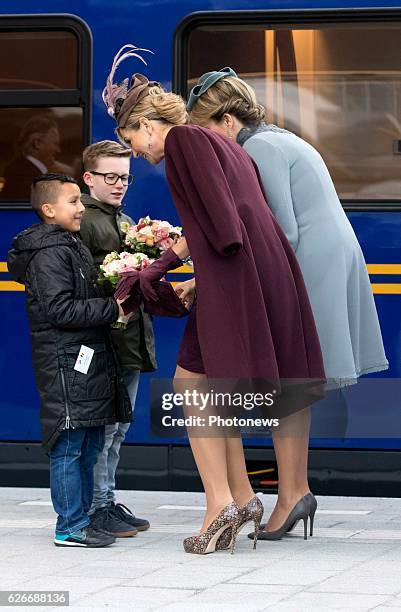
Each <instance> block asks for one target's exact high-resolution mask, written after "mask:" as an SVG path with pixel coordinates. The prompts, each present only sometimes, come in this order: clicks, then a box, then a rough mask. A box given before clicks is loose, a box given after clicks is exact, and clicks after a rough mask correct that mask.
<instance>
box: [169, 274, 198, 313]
mask: <svg viewBox="0 0 401 612" xmlns="http://www.w3.org/2000/svg"><path fill="white" fill-rule="evenodd" d="M174 291H175V292H176V294H177V295H178V297H179V298H180V300H181V302H182V303H183V304H184V306H185V307H186V308H188V307H189V306H192V304H193V301H194V299H195V295H196V286H195V279H194V278H191V279H190V280H186V281H183V282H182V283H177V284H176V285H174Z"/></svg>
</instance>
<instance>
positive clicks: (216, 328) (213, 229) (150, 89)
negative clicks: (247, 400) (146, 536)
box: [103, 52, 324, 554]
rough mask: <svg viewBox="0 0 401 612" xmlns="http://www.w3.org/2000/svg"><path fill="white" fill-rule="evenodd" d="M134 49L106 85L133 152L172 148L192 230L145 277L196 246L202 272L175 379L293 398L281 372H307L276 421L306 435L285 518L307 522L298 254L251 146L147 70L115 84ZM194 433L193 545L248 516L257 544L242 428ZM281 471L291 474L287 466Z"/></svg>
mask: <svg viewBox="0 0 401 612" xmlns="http://www.w3.org/2000/svg"><path fill="white" fill-rule="evenodd" d="M130 54H132V55H134V54H135V52H129V53H128V55H130ZM126 56H127V54H125V55H124V56H122V57H118V56H117V57H116V59H115V61H114V64H113V68H112V71H111V73H110V75H109V77H108V80H107V85H106V88H105V90H104V94H103V97H104V100H105V103H106V105H107V107H108V111H109V114H112V116H113V117H114V118H115V120H116V123H117V133H118V135H119V137H120V138H121V139H123V140H124V141H125V142H126V143H127V144H128V145H129V146H130V147H131V148H132V151H133V155H134V157H144V158H145V159H146V160H147V161H148V162H150V163H151V164H154V165H155V164H158V163H159V162H160V161H161V160H162V159H165V162H166V175H167V181H168V185H169V188H170V191H171V194H172V197H173V199H174V202H175V205H176V208H177V212H178V214H179V216H180V220H181V224H182V226H183V228H184V233H185V239H183V240H182V241H180V242H179V243H178V244H177V245H175V246H173V247H172V248H171V249H169V250H168V251H166V252H165V253H164V255H163V256H162V257H161V258H160V259H159V260H158V261H157V262H155V263H154V264H152V265H151V266H149V267H148V268H147V269H146V270H144V271H142V272H141V273H140V274H139V281H140V288H141V290H142V293H143V294H144V295H145V297H147V298H152V297H154V295H155V294H154V293H153V290H152V282H154V281H157V280H158V279H160V278H161V277H162V276H163V275H164V274H165V273H166V271H167V270H169V269H174V268H176V267H178V266H179V265H181V263H182V262H181V260H182V259H184V258H185V257H187V256H188V255H189V253H190V254H191V257H192V259H193V262H194V268H195V274H196V299H195V302H194V304H193V306H192V309H191V312H190V315H189V319H188V322H187V326H186V329H185V332H184V337H183V340H182V344H181V347H180V351H179V356H178V363H177V368H176V373H175V387H176V389H177V390H180V391H182V390H183V389H184V388H190V389H194V388H203V385H204V384H205V382H207V381H209V380H210V379H213V380H216V379H219V380H224V381H225V383H227V381H230V383H232V382H233V381H244V380H246V381H248V382H249V381H252V382H255V383H258V384H259V385H260V383H261V381H262V382H263V381H264V382H265V385H264V386H263V384H262V386H261V387H260V386H259V387H258V388H263V389H266V388H268V385H269V384H270V388H271V383H272V382H273V383H276V388H277V389H279V395H280V396H282V397H284V398H285V397H291V392H290V393H289V394H287V393H286V390H285V389H286V387H287V385H286V382H283V381H287V380H288V379H291V380H292V381H294V379H296V380H297V381H298V382H299V381H301V384H299V385H298V386H295V385H293V386H292V389H294V388H295V389H297V392H296V398H297V399H296V401H297V404H298V405H297V409H298V411H297V412H295V413H294V414H292V415H291V416H289V417H288V418H285V419H283V421H282V422H281V423H280V427H279V429H280V430H281V431H282V432H284V435H289V436H292V438H293V437H294V429H293V428H294V427H295V431H296V433H295V436H300V439H301V440H303V442H302V443H301V445H302V447H303V450H302V461H304V462H305V466H304V467H305V482H304V483H303V488H302V490H298V491H290V492H288V500H289V504H290V505H289V507H288V510H291V509H292V512H290V515H289V517H288V521H290V523H291V524H288V525H287V527H291V526H292V525H293V524H294V523H295V522H296V521H297V520H299V519H303V520H304V526H305V528H306V523H307V518H308V515H309V514H310V512H309V505H308V503H307V501H306V500H305V495H306V494H308V491H309V488H308V484H307V478H306V456H307V443H306V448H304V446H305V442H304V440H305V432H306V431H307V428H308V422H309V415H308V410H307V409H305V410H302V408H305V407H306V406H308V405H310V404H311V403H312V402H313V401H314V399H318V396H316V395H315V396H314V393H316V381H321V380H322V379H324V370H323V363H322V356H321V351H320V345H319V340H318V337H317V333H316V329H315V324H314V320H313V316H312V312H311V308H310V304H309V300H308V297H307V293H306V289H305V286H304V282H303V279H302V275H301V273H300V269H299V266H298V264H297V261H296V258H295V255H294V253H293V250H292V249H291V246H290V245H289V243H288V241H287V239H286V237H285V235H284V234H283V232H282V231H281V229H280V227H279V225H278V224H277V222H276V221H275V219H274V217H273V215H272V214H271V212H270V211H269V208H268V207H267V206H266V202H265V199H264V194H263V192H262V189H261V187H260V182H259V177H258V174H257V171H256V170H255V167H254V165H253V162H252V160H251V159H250V158H249V157H248V155H247V154H246V153H245V152H244V151H243V150H242V148H241V147H240V146H239V145H237V144H236V143H234V142H231V141H229V140H227V139H226V138H224V137H222V136H220V135H218V134H214V133H212V132H211V131H210V130H207V129H203V128H200V127H197V126H191V125H185V124H186V121H187V115H186V110H185V103H184V101H183V100H182V98H181V97H179V96H177V95H175V94H173V93H168V92H165V91H164V90H163V89H162V88H161V86H160V85H159V84H158V83H155V82H149V81H148V79H147V78H146V77H144V76H143V75H138V74H136V75H134V76H133V77H132V79H131V82H130V87H129V88H128V81H127V80H126V81H125V82H124V83H123V84H120V85H116V84H113V82H112V80H113V75H114V72H115V69H116V67H117V66H118V64H119V62H120V61H121V59H124V57H126ZM233 384H234V383H233ZM252 388H256V387H255V386H254V387H252ZM292 397H294V394H292ZM319 397H321V396H319ZM290 403H291V402H290ZM284 404H285V402H284ZM289 412H291V409H290V410H289ZM251 416H252V415H251ZM230 431H232V430H230ZM291 432H292V433H291ZM188 433H189V437H190V442H191V447H192V451H193V454H194V458H195V461H196V464H197V467H198V470H199V473H200V476H201V478H202V482H203V485H204V488H205V493H206V500H207V509H206V514H205V517H204V522H203V526H202V528H201V532H200V535H197V536H193V537H191V538H187V539H186V540H185V541H184V548H185V550H186V551H187V552H195V553H200V554H204V553H207V552H213V551H214V550H215V548H216V547H217V548H226V547H228V546H229V545H230V544H231V546H232V550H233V546H234V542H235V536H236V533H237V531H238V528H239V527H241V526H242V525H243V524H245V522H247V521H248V520H254V521H255V545H256V536H259V537H262V538H263V532H258V526H259V524H260V520H261V515H262V512H263V508H262V506H261V503H260V501H259V499H258V498H257V497H256V496H255V495H254V492H253V491H252V489H251V486H250V483H249V479H248V476H247V472H246V467H245V460H244V453H243V447H242V441H241V438H240V436H238V435H236V436H230V435H228V434H227V433H226V432H223V431H221V432H220V430H219V429H216V430H215V431H214V432H213V433H212V434H210V430H208V435H206V434H205V435H203V436H202V433H201V431H200V430H199V429H198V430H196V428H189V429H188ZM298 446H299V444H298ZM290 452H291V450H290ZM292 452H294V451H292ZM297 452H298V451H297ZM280 478H284V479H285V474H284V475H283V474H282V473H281V471H280ZM287 514H288V512H287ZM288 521H287V522H288ZM261 534H262V535H261ZM276 535H277V537H281V535H282V533H278V534H276ZM233 536H234V537H233Z"/></svg>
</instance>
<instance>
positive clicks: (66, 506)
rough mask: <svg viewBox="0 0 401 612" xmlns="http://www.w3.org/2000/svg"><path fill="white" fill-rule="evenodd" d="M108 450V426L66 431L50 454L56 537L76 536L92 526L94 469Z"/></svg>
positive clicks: (51, 490) (62, 433)
mask: <svg viewBox="0 0 401 612" xmlns="http://www.w3.org/2000/svg"><path fill="white" fill-rule="evenodd" d="M103 446H104V426H102V427H81V428H79V429H65V430H64V431H63V432H61V434H60V436H59V438H58V440H57V442H56V443H55V445H54V446H53V448H52V449H51V450H50V492H51V497H52V502H53V507H54V510H55V511H56V513H57V514H58V517H57V524H56V533H60V534H66V533H74V531H77V530H78V529H82V528H83V527H86V526H87V525H88V524H89V518H88V511H89V508H90V507H91V504H92V497H93V468H94V466H95V463H96V461H97V457H98V455H99V453H101V452H102V449H103Z"/></svg>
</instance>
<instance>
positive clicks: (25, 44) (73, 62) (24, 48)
mask: <svg viewBox="0 0 401 612" xmlns="http://www.w3.org/2000/svg"><path fill="white" fill-rule="evenodd" d="M0 57H3V58H7V61H6V62H2V65H1V76H0V89H75V88H76V87H77V82H78V40H77V38H76V36H74V34H72V33H71V32H0ZM28 66H29V68H28Z"/></svg>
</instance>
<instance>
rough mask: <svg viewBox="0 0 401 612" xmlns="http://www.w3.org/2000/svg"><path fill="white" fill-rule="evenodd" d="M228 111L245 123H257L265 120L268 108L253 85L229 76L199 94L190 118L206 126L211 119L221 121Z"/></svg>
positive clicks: (192, 121)
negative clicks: (263, 104) (259, 101)
mask: <svg viewBox="0 0 401 612" xmlns="http://www.w3.org/2000/svg"><path fill="white" fill-rule="evenodd" d="M226 113H228V114H230V115H234V117H236V118H237V119H238V120H239V121H241V122H242V123H244V124H245V125H255V124H256V125H257V124H259V123H261V122H262V121H263V120H264V118H265V115H266V110H265V108H264V106H262V105H261V104H258V102H257V100H256V96H255V92H254V90H253V89H252V87H250V86H249V85H248V84H247V83H245V81H243V80H242V79H239V78H238V77H234V76H228V77H224V78H222V79H220V80H219V81H217V82H216V83H215V84H214V85H212V86H211V87H209V89H207V90H206V91H205V93H203V94H202V95H201V96H199V98H198V99H197V101H196V102H195V104H194V106H193V108H192V110H191V112H190V115H189V118H190V121H191V123H196V124H197V125H200V126H203V127H205V126H206V125H207V124H208V123H209V122H210V120H214V121H217V122H219V121H221V119H222V118H223V116H224V115H225V114H226Z"/></svg>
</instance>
